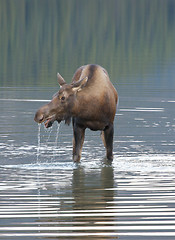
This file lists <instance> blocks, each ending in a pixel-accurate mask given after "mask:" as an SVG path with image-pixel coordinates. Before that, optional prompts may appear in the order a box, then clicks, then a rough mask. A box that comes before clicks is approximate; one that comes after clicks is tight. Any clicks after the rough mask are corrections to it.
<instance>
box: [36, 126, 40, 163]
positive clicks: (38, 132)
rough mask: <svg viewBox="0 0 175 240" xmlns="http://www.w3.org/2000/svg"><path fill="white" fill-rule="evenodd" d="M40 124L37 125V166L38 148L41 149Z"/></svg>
mask: <svg viewBox="0 0 175 240" xmlns="http://www.w3.org/2000/svg"><path fill="white" fill-rule="evenodd" d="M40 139H41V124H40V123H38V147H37V155H36V156H37V164H39V155H40V148H41V140H40Z"/></svg>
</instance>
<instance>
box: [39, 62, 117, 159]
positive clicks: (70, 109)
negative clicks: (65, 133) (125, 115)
mask: <svg viewBox="0 0 175 240" xmlns="http://www.w3.org/2000/svg"><path fill="white" fill-rule="evenodd" d="M57 77H58V82H59V84H60V87H61V88H60V90H59V91H58V92H57V93H55V94H54V96H53V98H52V100H51V101H50V102H49V103H48V104H46V105H44V106H43V107H41V108H40V109H39V110H38V111H37V112H36V114H35V118H34V120H35V121H36V122H38V123H42V122H45V126H46V127H47V128H48V127H50V126H52V124H53V122H54V121H58V122H61V121H63V120H65V122H66V123H69V122H70V119H71V118H72V124H73V133H74V139H73V160H74V161H75V162H78V161H80V158H81V151H82V146H83V142H84V136H85V129H86V128H89V129H91V130H94V131H97V130H101V131H102V139H103V142H104V146H105V148H106V157H107V159H109V160H112V159H113V134H114V130H113V122H114V117H115V112H116V105H117V100H118V95H117V91H116V90H115V88H114V86H113V85H112V83H111V81H110V79H109V76H108V73H107V71H106V70H105V69H104V68H102V67H101V66H99V65H93V64H89V65H85V66H82V67H80V68H78V69H77V71H76V72H75V74H74V76H73V78H72V83H71V84H66V82H65V80H64V79H63V77H62V76H61V75H60V74H59V73H58V74H57Z"/></svg>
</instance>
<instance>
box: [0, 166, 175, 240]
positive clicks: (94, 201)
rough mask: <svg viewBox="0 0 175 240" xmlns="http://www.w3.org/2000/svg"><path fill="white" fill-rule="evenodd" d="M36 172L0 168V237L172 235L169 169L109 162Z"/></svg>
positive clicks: (173, 210)
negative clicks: (123, 167)
mask: <svg viewBox="0 0 175 240" xmlns="http://www.w3.org/2000/svg"><path fill="white" fill-rule="evenodd" d="M86 164H88V163H86ZM9 173H10V174H9ZM17 174H18V175H17ZM37 174H38V180H37V179H36V171H34V170H31V169H30V168H29V167H28V169H23V168H21V167H20V168H18V169H16V168H12V167H9V168H1V178H2V179H3V181H1V186H0V190H1V194H0V203H1V206H0V218H1V219H3V222H1V225H0V237H1V238H3V237H4V238H5V237H9V238H10V239H11V237H16V238H17V239H20V237H21V239H22V238H23V237H29V239H35V238H37V237H45V238H46V239H47V238H49V237H56V238H60V239H72V238H73V237H76V239H82V237H83V238H87V239H92V238H93V239H103V238H104V239H116V238H117V237H118V236H125V239H131V237H132V236H135V237H136V236H138V239H142V238H143V239H147V237H148V236H151V237H152V238H153V237H154V236H155V237H156V236H157V237H161V236H166V237H170V236H172V237H175V231H174V227H175V208H174V202H175V194H174V186H173V182H174V180H175V178H174V174H173V173H171V172H169V174H167V173H157V172H155V173H154V172H153V173H149V174H146V173H136V172H133V173H131V172H130V173H129V172H128V173H127V172H121V171H119V172H118V171H117V168H116V167H114V166H109V165H104V166H103V167H101V168H99V167H98V168H96V169H88V170H87V168H84V167H82V166H81V165H80V166H77V167H76V166H74V168H70V169H69V170H67V168H65V169H64V167H62V168H60V169H59V170H54V167H53V169H51V170H50V169H47V168H45V169H43V170H37ZM37 181H39V185H38V183H37ZM162 186H163V187H162ZM38 187H39V188H40V191H39V192H38ZM160 239H161V238H160Z"/></svg>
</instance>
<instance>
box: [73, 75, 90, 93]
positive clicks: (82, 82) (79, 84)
mask: <svg viewBox="0 0 175 240" xmlns="http://www.w3.org/2000/svg"><path fill="white" fill-rule="evenodd" d="M87 81H88V77H84V78H82V79H80V80H78V81H77V82H75V83H74V84H73V86H72V90H73V91H75V92H78V91H81V90H82V88H83V87H85V86H86V83H87Z"/></svg>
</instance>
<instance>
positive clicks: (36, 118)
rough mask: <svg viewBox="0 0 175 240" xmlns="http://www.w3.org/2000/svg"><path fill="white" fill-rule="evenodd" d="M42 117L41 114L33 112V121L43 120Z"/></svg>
mask: <svg viewBox="0 0 175 240" xmlns="http://www.w3.org/2000/svg"><path fill="white" fill-rule="evenodd" d="M43 119H44V115H43V114H41V115H39V114H38V113H36V114H35V117H34V120H35V122H38V123H41V122H42V121H43Z"/></svg>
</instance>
